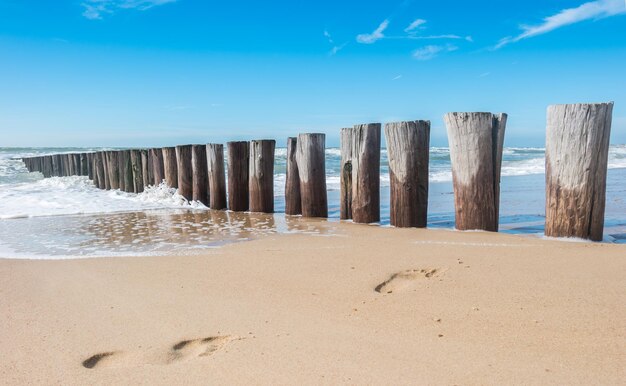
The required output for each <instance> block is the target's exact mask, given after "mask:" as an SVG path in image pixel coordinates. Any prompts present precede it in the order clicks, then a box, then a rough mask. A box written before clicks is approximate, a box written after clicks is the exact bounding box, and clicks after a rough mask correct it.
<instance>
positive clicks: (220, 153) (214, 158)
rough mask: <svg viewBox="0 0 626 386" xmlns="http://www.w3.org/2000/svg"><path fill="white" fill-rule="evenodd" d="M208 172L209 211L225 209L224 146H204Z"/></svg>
mask: <svg viewBox="0 0 626 386" xmlns="http://www.w3.org/2000/svg"><path fill="white" fill-rule="evenodd" d="M206 154H207V158H206V159H207V164H208V172H209V196H210V208H211V209H217V210H221V209H226V175H225V172H224V145H222V144H221V143H209V144H208V145H206Z"/></svg>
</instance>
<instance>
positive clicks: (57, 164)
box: [52, 154, 61, 177]
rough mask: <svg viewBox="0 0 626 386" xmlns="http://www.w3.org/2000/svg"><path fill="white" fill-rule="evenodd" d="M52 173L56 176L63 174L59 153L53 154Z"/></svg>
mask: <svg viewBox="0 0 626 386" xmlns="http://www.w3.org/2000/svg"><path fill="white" fill-rule="evenodd" d="M52 175H53V176H54V177H59V176H61V156H60V155H59V154H54V155H53V156H52Z"/></svg>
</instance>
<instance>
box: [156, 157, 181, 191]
mask: <svg viewBox="0 0 626 386" xmlns="http://www.w3.org/2000/svg"><path fill="white" fill-rule="evenodd" d="M150 154H151V155H152V175H153V178H154V185H155V186H157V185H160V184H161V183H162V182H163V180H165V165H164V163H163V149H150ZM177 178H178V177H177Z"/></svg>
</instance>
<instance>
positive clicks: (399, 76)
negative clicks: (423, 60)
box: [391, 75, 402, 80]
mask: <svg viewBox="0 0 626 386" xmlns="http://www.w3.org/2000/svg"><path fill="white" fill-rule="evenodd" d="M400 78H402V75H398V76H394V77H393V78H392V79H391V80H398V79H400Z"/></svg>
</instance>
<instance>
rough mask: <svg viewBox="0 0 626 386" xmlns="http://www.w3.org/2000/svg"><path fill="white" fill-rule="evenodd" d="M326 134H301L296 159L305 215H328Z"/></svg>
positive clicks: (303, 214) (303, 213)
mask: <svg viewBox="0 0 626 386" xmlns="http://www.w3.org/2000/svg"><path fill="white" fill-rule="evenodd" d="M325 152H326V135H325V134H300V135H298V140H297V152H296V160H297V163H298V174H299V177H300V195H301V202H302V216H303V217H328V197H327V193H326V153H325Z"/></svg>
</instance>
